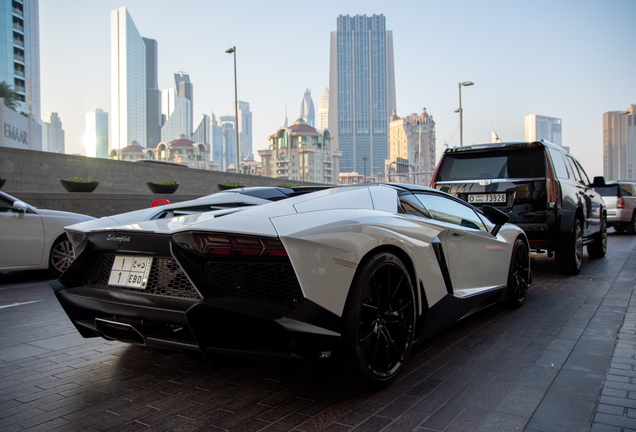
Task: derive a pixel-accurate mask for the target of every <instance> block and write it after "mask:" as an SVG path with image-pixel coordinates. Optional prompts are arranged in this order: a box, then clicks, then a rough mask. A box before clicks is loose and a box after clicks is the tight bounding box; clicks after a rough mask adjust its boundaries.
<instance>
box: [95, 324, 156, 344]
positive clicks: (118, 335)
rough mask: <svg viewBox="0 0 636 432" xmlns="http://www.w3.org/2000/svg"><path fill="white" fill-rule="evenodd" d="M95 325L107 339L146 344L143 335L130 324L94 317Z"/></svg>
mask: <svg viewBox="0 0 636 432" xmlns="http://www.w3.org/2000/svg"><path fill="white" fill-rule="evenodd" d="M95 327H96V328H97V330H98V331H99V332H100V333H101V334H102V335H103V336H104V337H105V338H107V339H112V340H116V341H119V342H125V343H130V344H135V345H146V340H145V338H144V337H143V335H142V334H141V333H140V332H139V331H138V330H137V329H136V328H135V327H133V326H132V325H131V324H128V323H123V322H118V321H112V320H107V319H103V318H95Z"/></svg>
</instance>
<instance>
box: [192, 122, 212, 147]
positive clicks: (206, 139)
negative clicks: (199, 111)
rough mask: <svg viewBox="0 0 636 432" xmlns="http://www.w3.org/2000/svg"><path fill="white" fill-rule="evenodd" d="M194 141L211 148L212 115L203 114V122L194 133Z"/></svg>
mask: <svg viewBox="0 0 636 432" xmlns="http://www.w3.org/2000/svg"><path fill="white" fill-rule="evenodd" d="M192 141H194V142H195V143H201V144H205V145H206V146H207V147H208V148H210V116H209V115H207V114H203V118H202V119H201V122H200V123H199V125H198V126H197V128H196V130H195V131H194V132H193V133H192Z"/></svg>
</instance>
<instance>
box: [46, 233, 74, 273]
mask: <svg viewBox="0 0 636 432" xmlns="http://www.w3.org/2000/svg"><path fill="white" fill-rule="evenodd" d="M74 259H75V252H73V245H71V242H70V241H69V239H68V237H66V234H64V235H62V236H60V237H59V238H58V239H57V240H55V243H53V246H52V247H51V253H50V254H49V271H50V272H51V274H52V275H53V276H55V277H56V278H58V277H60V275H61V274H62V273H64V272H65V271H66V269H67V268H68V266H70V265H71V263H72V262H73V260H74Z"/></svg>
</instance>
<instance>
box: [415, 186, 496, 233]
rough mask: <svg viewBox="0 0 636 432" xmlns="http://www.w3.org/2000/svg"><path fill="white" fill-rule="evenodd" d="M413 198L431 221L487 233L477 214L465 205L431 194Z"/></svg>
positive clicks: (417, 195)
mask: <svg viewBox="0 0 636 432" xmlns="http://www.w3.org/2000/svg"><path fill="white" fill-rule="evenodd" d="M415 196H416V197H417V199H418V200H419V201H420V203H421V204H422V206H423V207H424V208H425V209H426V210H427V213H428V214H430V215H431V218H432V219H435V220H438V221H442V222H448V223H452V224H455V225H460V226H463V227H467V228H473V229H478V230H481V231H488V230H487V229H486V226H485V225H484V223H483V222H482V220H481V219H480V218H479V215H478V214H477V212H475V210H473V209H472V208H470V207H468V206H467V205H465V204H462V203H460V202H457V201H453V200H450V199H448V198H445V197H441V196H436V195H431V194H416V195H415Z"/></svg>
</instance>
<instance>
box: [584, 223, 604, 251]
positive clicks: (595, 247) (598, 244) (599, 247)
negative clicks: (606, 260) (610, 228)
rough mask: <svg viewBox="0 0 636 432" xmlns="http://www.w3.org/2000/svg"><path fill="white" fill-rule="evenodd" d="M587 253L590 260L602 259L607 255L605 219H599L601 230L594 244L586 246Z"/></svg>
mask: <svg viewBox="0 0 636 432" xmlns="http://www.w3.org/2000/svg"><path fill="white" fill-rule="evenodd" d="M587 253H588V254H589V255H590V258H603V257H604V256H605V254H606V253H607V224H606V222H605V218H604V217H603V218H601V229H600V232H599V233H598V234H597V236H596V239H594V242H592V243H590V244H589V245H587Z"/></svg>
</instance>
